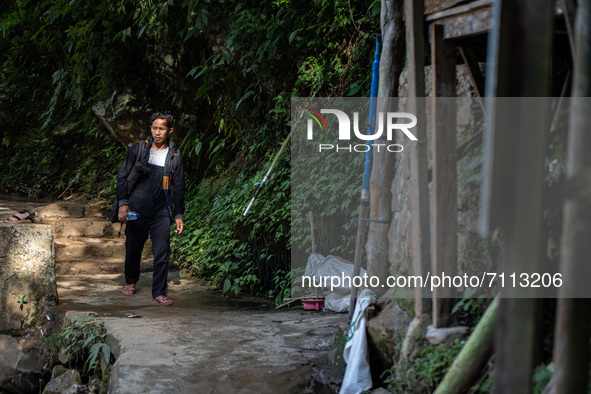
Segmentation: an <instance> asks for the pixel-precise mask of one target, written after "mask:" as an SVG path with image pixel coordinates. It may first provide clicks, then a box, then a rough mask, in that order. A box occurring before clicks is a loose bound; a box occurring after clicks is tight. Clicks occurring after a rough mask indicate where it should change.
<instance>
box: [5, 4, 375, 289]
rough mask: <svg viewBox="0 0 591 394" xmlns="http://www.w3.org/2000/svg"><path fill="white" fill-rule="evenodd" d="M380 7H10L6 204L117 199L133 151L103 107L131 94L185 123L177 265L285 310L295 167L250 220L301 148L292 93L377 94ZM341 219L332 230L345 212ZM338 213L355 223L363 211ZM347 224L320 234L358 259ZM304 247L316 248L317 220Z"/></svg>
mask: <svg viewBox="0 0 591 394" xmlns="http://www.w3.org/2000/svg"><path fill="white" fill-rule="evenodd" d="M379 8H380V3H379V1H377V0H368V1H359V0H356V1H344V0H338V1H336V2H335V1H328V0H315V1H313V2H307V1H301V0H265V1H260V2H255V3H245V2H243V1H238V0H230V1H224V2H211V1H208V0H177V1H174V0H166V1H147V0H139V1H138V0H121V1H117V2H113V1H108V0H97V1H94V2H88V1H81V0H67V1H66V0H58V1H54V0H41V1H31V0H22V1H18V2H10V3H7V4H6V5H4V6H2V7H1V8H0V48H2V49H3V51H2V52H0V90H1V92H0V93H1V94H0V125H1V124H2V123H1V122H4V121H6V122H7V125H8V127H0V171H1V175H2V176H1V177H0V192H2V193H15V194H21V195H26V196H29V197H32V198H38V197H46V198H58V197H61V198H68V197H70V196H72V195H75V194H80V195H83V196H85V197H87V198H100V199H105V200H110V199H111V198H112V196H113V194H114V179H115V174H116V171H117V169H118V167H119V164H120V162H121V160H122V157H123V155H124V154H125V149H124V148H123V147H122V146H120V145H119V144H118V143H117V142H116V141H114V140H113V139H112V138H111V137H110V134H109V133H108V131H107V130H106V129H105V127H104V126H103V125H102V124H100V123H99V121H98V120H97V119H96V118H95V116H94V114H93V113H92V108H93V106H94V105H95V104H97V103H98V102H101V101H104V100H107V99H108V98H110V97H112V96H113V94H114V93H116V92H121V91H127V90H129V91H130V92H132V94H133V97H134V101H133V106H134V108H135V109H137V110H138V111H139V113H140V114H141V113H146V117H147V116H149V112H150V111H154V110H159V111H167V112H170V113H173V114H175V115H176V118H177V125H176V126H175V129H176V131H175V137H174V138H175V139H176V138H178V139H179V140H175V141H177V142H178V143H177V145H178V146H180V148H181V152H182V153H183V156H184V157H185V168H186V175H187V178H188V179H187V185H188V188H187V189H188V191H189V192H188V193H187V196H186V197H187V198H186V200H187V208H188V209H187V213H186V215H185V218H186V220H185V224H186V227H187V231H186V234H183V236H182V237H179V239H177V240H175V241H174V242H173V245H174V251H175V257H176V258H177V259H178V261H180V262H182V266H183V267H184V268H186V269H188V270H190V271H191V272H194V273H196V274H199V275H203V276H206V277H208V278H210V279H211V280H212V282H214V283H218V284H220V286H223V289H224V290H226V291H227V292H232V293H238V292H241V291H248V292H252V293H257V292H263V293H267V294H270V295H271V296H272V297H276V298H277V300H279V299H281V298H283V297H285V296H286V295H287V294H288V293H289V290H288V289H289V285H288V283H289V282H290V281H289V275H290V267H289V266H290V249H291V238H290V234H289V227H290V203H289V194H290V181H289V177H290V169H289V160H286V159H285V157H283V158H282V160H281V161H280V163H278V166H277V168H276V170H275V171H274V175H273V178H272V179H270V180H269V182H268V186H266V187H265V189H264V190H263V191H262V192H261V194H260V195H259V197H258V199H257V201H256V202H255V205H254V206H253V209H252V210H251V212H250V213H249V215H248V216H247V217H246V218H241V213H242V211H243V210H244V208H245V206H246V204H247V202H248V200H249V199H250V197H251V196H252V193H253V192H254V189H255V188H256V183H257V182H260V181H261V179H262V177H263V175H264V173H263V171H266V166H267V165H268V164H269V158H270V156H272V155H273V154H274V153H275V152H276V151H277V149H278V143H279V142H280V141H282V140H283V139H284V138H285V136H286V135H287V129H288V126H289V120H290V98H291V97H292V96H313V95H318V96H340V95H363V94H367V93H368V92H369V88H370V86H369V85H370V78H371V61H372V59H373V50H374V40H373V33H375V32H377V31H378V30H379V17H378V16H379ZM284 156H287V155H284ZM338 176H342V177H343V180H345V181H346V182H349V181H352V182H353V180H354V179H353V178H355V177H356V175H350V174H349V173H348V172H347V173H343V174H340V175H339V174H334V175H329V174H321V175H318V176H317V177H316V178H314V179H311V181H321V182H322V181H330V182H332V181H335V180H336V181H337V182H336V183H337V184H340V180H339V179H335V177H338ZM202 181H203V182H202ZM353 183H355V185H358V183H357V182H356V180H355V182H353ZM342 185H343V184H342ZM301 187H303V186H301ZM343 187H344V186H343ZM344 188H345V189H346V187H344ZM351 190H353V189H351ZM345 193H349V194H350V195H351V196H353V195H354V194H355V193H356V191H355V192H353V191H349V190H348V189H347V190H345ZM351 200H352V201H356V200H357V198H353V199H351ZM326 206H327V207H328V208H330V209H329V210H328V212H327V213H325V214H324V213H323V214H320V213H318V215H320V216H321V218H323V215H327V217H330V215H334V214H335V211H334V208H333V207H332V206H331V205H330V202H327V204H326ZM336 209H337V210H338V211H343V212H347V214H349V213H351V214H353V215H354V210H355V207H353V206H340V207H337V208H336ZM319 223H320V222H319ZM345 225H346V223H337V224H334V225H332V224H331V225H330V227H329V228H326V229H322V228H319V229H318V234H319V237H320V240H321V241H322V239H323V237H325V238H329V239H330V242H325V243H324V244H325V245H327V246H326V250H327V251H328V250H333V249H335V250H337V251H339V250H340V251H341V252H343V253H344V251H346V250H350V249H351V248H350V240H349V238H347V239H345V240H343V239H342V234H341V233H342V228H343V227H344V226H345ZM320 226H322V225H320ZM295 234H296V239H297V240H298V242H299V243H306V242H307V241H309V238H308V239H306V237H309V231H308V230H307V226H306V221H305V219H304V218H299V219H298V222H297V230H296V233H295ZM325 234H326V235H325ZM342 242H344V243H343V245H341V246H339V245H340V244H341V243H342ZM308 243H309V242H308ZM339 247H340V248H341V249H338V248H339ZM341 254H342V253H341Z"/></svg>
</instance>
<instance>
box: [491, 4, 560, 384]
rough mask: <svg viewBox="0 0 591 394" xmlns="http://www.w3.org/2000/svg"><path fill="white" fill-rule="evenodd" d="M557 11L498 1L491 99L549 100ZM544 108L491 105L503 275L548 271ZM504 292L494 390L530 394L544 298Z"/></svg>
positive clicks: (494, 219)
mask: <svg viewBox="0 0 591 394" xmlns="http://www.w3.org/2000/svg"><path fill="white" fill-rule="evenodd" d="M552 7H553V1H552V0H540V1H536V2H535V4H534V2H531V1H529V0H513V1H503V2H496V3H495V9H494V13H493V14H494V20H493V21H492V23H493V26H495V29H494V30H493V31H491V33H490V36H489V40H490V41H489V42H490V44H489V48H488V51H489V53H490V54H491V55H492V62H491V63H492V64H491V69H490V72H488V73H487V81H486V82H487V83H486V89H487V92H486V96H487V97H547V96H548V95H549V81H550V55H551V41H552ZM545 104H546V103H545V102H544V100H543V99H539V102H536V103H534V102H533V100H532V99H529V100H523V99H521V100H511V99H506V98H505V99H496V100H494V101H492V100H491V101H490V102H489V105H488V107H487V109H488V110H487V113H488V114H489V116H490V119H491V120H490V123H489V125H488V127H487V129H486V133H485V144H484V155H485V157H484V159H485V161H484V169H483V185H482V188H481V209H480V213H481V216H480V219H481V221H480V225H481V227H480V229H481V232H482V233H485V234H486V233H488V232H489V231H490V230H492V229H495V228H497V227H498V226H500V227H501V228H502V229H503V234H504V238H503V243H504V253H503V259H502V263H501V271H503V272H505V271H507V272H516V273H525V272H540V269H541V268H542V267H543V265H542V264H541V263H542V262H543V258H542V252H543V245H544V242H543V241H542V233H543V232H542V223H543V222H542V208H543V204H544V202H543V197H542V196H543V190H544V186H543V179H544V174H545V169H544V156H545V154H546V147H547V145H546V141H547V136H548V132H549V128H550V114H551V112H550V110H549V105H548V109H546V108H545V107H542V105H545ZM502 294H503V297H504V298H502V299H501V303H500V306H499V307H500V316H499V317H500V318H499V323H498V326H497V333H496V337H497V338H502V340H499V341H497V342H496V349H495V354H496V366H495V381H494V390H495V393H528V392H531V374H532V370H533V367H534V349H535V348H536V335H537V331H536V327H539V326H540V324H538V322H537V319H538V316H539V314H538V310H539V308H538V306H539V301H540V300H539V299H535V298H533V297H535V295H536V289H533V288H528V289H522V288H519V287H516V288H513V287H505V288H504V289H503V293H502ZM519 297H524V298H519ZM527 297H530V298H527ZM516 366H519V368H516Z"/></svg>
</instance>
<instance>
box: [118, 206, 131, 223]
mask: <svg viewBox="0 0 591 394" xmlns="http://www.w3.org/2000/svg"><path fill="white" fill-rule="evenodd" d="M127 212H129V206H127V205H121V206H120V207H119V214H118V215H117V217H118V218H119V220H120V221H122V222H126V221H127Z"/></svg>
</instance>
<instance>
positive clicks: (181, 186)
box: [171, 153, 185, 221]
mask: <svg viewBox="0 0 591 394" xmlns="http://www.w3.org/2000/svg"><path fill="white" fill-rule="evenodd" d="M178 160H179V165H178V167H177V169H176V170H175V172H174V174H173V175H172V177H171V188H172V198H173V206H174V212H173V215H174V219H175V221H176V220H177V219H180V220H181V221H182V219H183V213H184V212H185V168H184V166H183V158H182V156H181V154H180V153H179V157H178Z"/></svg>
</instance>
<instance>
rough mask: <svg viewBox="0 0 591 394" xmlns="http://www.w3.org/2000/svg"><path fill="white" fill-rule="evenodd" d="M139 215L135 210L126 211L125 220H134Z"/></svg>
mask: <svg viewBox="0 0 591 394" xmlns="http://www.w3.org/2000/svg"><path fill="white" fill-rule="evenodd" d="M139 217H140V214H139V213H137V212H133V211H132V212H127V220H136V219H137V218H139Z"/></svg>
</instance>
